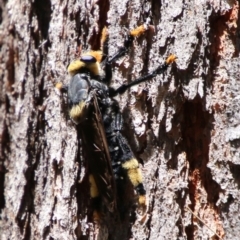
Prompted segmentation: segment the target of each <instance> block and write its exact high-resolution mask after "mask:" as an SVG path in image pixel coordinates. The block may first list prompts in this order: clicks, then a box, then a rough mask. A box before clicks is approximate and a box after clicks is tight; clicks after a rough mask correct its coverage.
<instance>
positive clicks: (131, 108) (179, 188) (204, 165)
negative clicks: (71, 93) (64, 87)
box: [0, 0, 240, 240]
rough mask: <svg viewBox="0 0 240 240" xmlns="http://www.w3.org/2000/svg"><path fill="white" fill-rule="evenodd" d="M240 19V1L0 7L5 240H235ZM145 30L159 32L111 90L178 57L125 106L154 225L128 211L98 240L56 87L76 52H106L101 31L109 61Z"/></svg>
mask: <svg viewBox="0 0 240 240" xmlns="http://www.w3.org/2000/svg"><path fill="white" fill-rule="evenodd" d="M239 15H240V13H239V2H238V1H234V0H228V1H227V0H212V1H211V0H209V1H204V0H195V1H183V0H176V1H160V0H152V1H147V0H145V1H142V0H131V1H130V0H114V1H110V0H99V1H87V0H86V1H81V0H79V1H74V0H69V1H65V0H63V1H57V0H52V1H50V0H35V1H32V2H31V1H16V0H9V1H1V2H0V24H1V26H0V48H1V49H0V50H1V52H0V76H1V81H0V89H1V90H0V111H1V114H0V140H1V141H0V147H1V148H0V161H1V162H0V210H1V216H0V239H3V240H6V239H11V240H14V239H93V238H98V239H108V238H109V239H138V240H140V239H151V240H154V239H179V240H180V239H189V240H190V239H220V238H222V239H232V240H234V239H239V232H240V212H239V209H240V203H239V199H240V191H239V188H240V174H239V172H240V148H239V146H240V125H239V124H240V98H239V96H238V95H239V91H240V59H239V50H240V35H239V32H240V20H239ZM146 21H149V22H150V23H151V24H152V25H154V27H155V33H154V34H148V35H147V36H142V37H140V38H138V39H137V40H136V41H135V42H134V47H133V48H132V50H131V51H130V53H129V55H128V56H126V57H123V58H122V59H121V60H119V61H118V62H117V64H116V65H115V68H114V70H115V71H114V79H113V84H112V85H113V86H120V85H121V84H122V83H123V82H128V81H132V80H133V79H134V78H136V77H138V76H140V75H142V74H144V73H147V72H148V71H150V70H151V69H154V68H155V67H157V66H158V65H159V64H160V63H162V62H163V61H164V59H165V58H166V56H168V55H169V54H170V53H174V54H176V55H177V57H178V60H177V63H176V64H174V65H173V66H172V67H171V68H169V70H168V72H167V73H166V74H164V75H161V76H158V77H156V78H155V79H154V80H153V81H151V82H148V83H145V84H141V85H140V86H136V87H133V88H132V89H131V90H130V91H128V92H127V93H125V94H124V95H123V96H121V97H118V100H119V102H120V104H121V108H122V111H123V114H124V117H125V123H126V124H125V125H126V126H125V127H126V133H127V134H126V136H127V137H128V140H129V143H130V144H131V146H132V149H133V150H134V152H135V153H136V155H137V156H138V159H140V162H142V163H143V165H142V171H143V175H144V178H145V180H144V182H145V186H146V189H147V196H148V210H147V215H146V216H145V218H144V219H141V216H138V214H137V210H136V211H134V210H131V211H130V212H129V214H130V215H131V216H130V217H129V218H128V220H127V221H126V222H124V223H123V224H122V225H120V224H119V225H117V226H115V225H114V224H113V225H112V226H111V224H110V223H103V224H102V225H101V226H100V228H99V231H98V233H97V236H95V235H94V231H95V232H96V229H95V230H94V225H93V224H91V223H90V222H89V221H88V217H87V210H86V209H87V208H88V207H87V206H88V205H87V202H88V189H87V183H86V181H85V180H84V179H85V178H84V176H85V169H84V165H83V161H82V159H81V147H80V140H79V139H78V138H77V133H76V128H75V126H74V124H73V123H72V122H71V121H70V120H69V118H68V113H67V106H66V99H64V98H63V97H62V96H61V95H60V94H59V92H58V91H57V90H56V89H55V88H54V84H55V83H56V82H59V81H61V82H65V83H67V82H68V80H69V76H67V72H66V67H67V65H68V64H69V62H70V61H71V60H72V59H74V57H75V56H74V53H75V50H76V48H77V46H79V45H80V44H81V45H82V47H83V49H87V48H92V49H99V46H100V45H99V39H100V32H101V29H102V28H103V27H104V26H105V25H107V26H108V28H109V34H110V49H109V53H110V55H112V54H113V53H114V52H115V51H116V49H117V48H118V47H119V46H121V45H122V43H123V39H124V32H125V28H127V29H132V28H134V27H136V26H138V25H139V24H141V23H144V22H146ZM134 212H136V214H135V215H134ZM140 220H142V221H140Z"/></svg>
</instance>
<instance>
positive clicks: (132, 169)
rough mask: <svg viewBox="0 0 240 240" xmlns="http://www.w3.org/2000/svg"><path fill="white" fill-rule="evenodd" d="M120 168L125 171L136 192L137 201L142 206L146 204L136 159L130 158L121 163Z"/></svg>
mask: <svg viewBox="0 0 240 240" xmlns="http://www.w3.org/2000/svg"><path fill="white" fill-rule="evenodd" d="M122 168H123V169H125V170H126V171H127V175H128V177H129V179H130V181H131V183H132V185H133V186H134V188H135V189H136V191H137V193H138V203H139V204H140V205H142V206H145V205H146V190H145V189H144V186H143V178H142V172H141V169H140V168H139V163H138V161H137V159H135V158H132V159H130V160H128V161H126V162H125V163H123V164H122Z"/></svg>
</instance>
